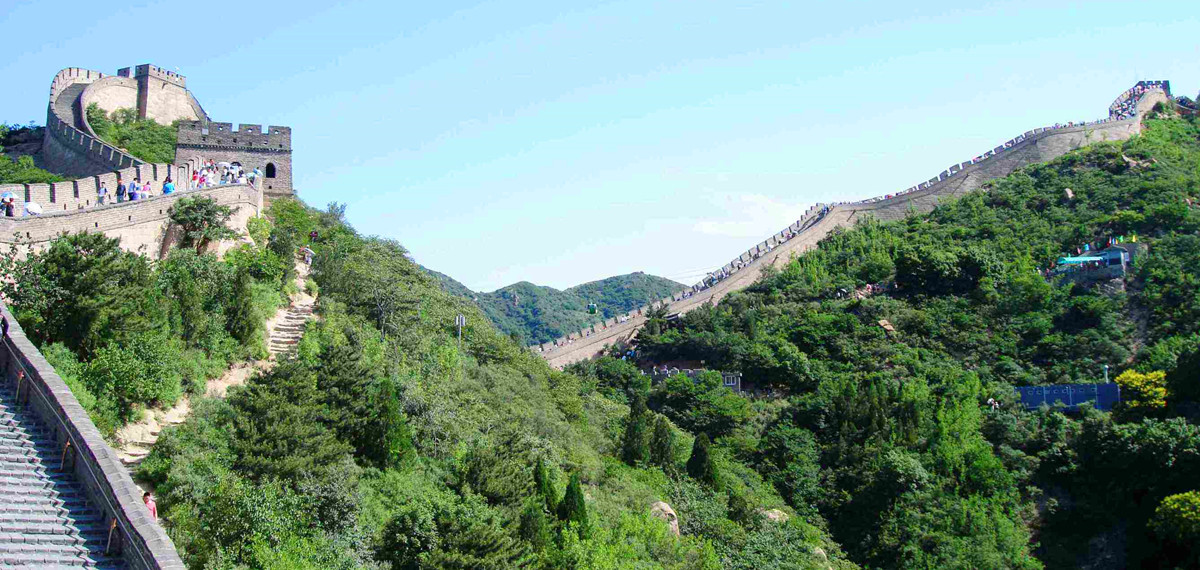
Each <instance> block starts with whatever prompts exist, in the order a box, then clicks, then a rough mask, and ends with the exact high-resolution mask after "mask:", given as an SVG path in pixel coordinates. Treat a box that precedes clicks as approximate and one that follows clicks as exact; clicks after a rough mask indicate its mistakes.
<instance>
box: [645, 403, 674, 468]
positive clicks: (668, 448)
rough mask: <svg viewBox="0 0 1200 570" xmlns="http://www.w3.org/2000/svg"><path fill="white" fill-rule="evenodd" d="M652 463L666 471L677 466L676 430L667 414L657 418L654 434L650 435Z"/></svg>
mask: <svg viewBox="0 0 1200 570" xmlns="http://www.w3.org/2000/svg"><path fill="white" fill-rule="evenodd" d="M650 463H652V464H654V465H657V466H659V467H662V468H663V470H664V471H671V470H673V469H674V468H675V432H674V431H672V430H671V423H670V422H669V421H667V418H666V416H658V417H657V418H655V421H654V434H653V435H652V436H650Z"/></svg>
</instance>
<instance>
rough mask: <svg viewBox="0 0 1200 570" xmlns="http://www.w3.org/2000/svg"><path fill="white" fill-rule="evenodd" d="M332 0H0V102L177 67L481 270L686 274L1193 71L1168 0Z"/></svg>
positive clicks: (1196, 75) (326, 197) (545, 279)
mask: <svg viewBox="0 0 1200 570" xmlns="http://www.w3.org/2000/svg"><path fill="white" fill-rule="evenodd" d="M330 4H332V3H327V2H303V1H298V2H286V3H284V2H280V3H269V2H244V1H243V2H227V1H224V0H214V1H211V2H205V3H203V4H202V5H198V4H196V3H192V2H189V3H169V2H161V3H156V2H139V3H135V4H132V5H130V6H129V7H127V8H123V9H122V8H114V7H113V6H114V5H113V4H112V3H97V2H72V1H65V2H17V3H16V4H15V5H14V4H12V3H11V2H9V3H7V4H6V7H5V8H4V9H3V13H0V29H3V30H5V45H6V46H8V53H9V57H7V58H5V59H4V61H3V62H2V63H0V74H2V76H3V77H4V78H5V81H4V85H5V86H4V87H3V88H0V120H4V121H8V122H22V123H24V122H28V121H30V120H34V121H36V122H38V123H39V124H41V123H43V122H44V121H45V109H46V95H47V92H48V89H49V85H50V80H51V79H52V78H53V75H54V73H55V72H57V71H58V69H60V68H63V67H69V66H78V67H87V68H91V69H97V70H100V71H104V72H109V73H112V72H115V71H116V69H117V68H120V67H126V66H132V65H136V64H139V63H154V64H157V65H160V66H163V67H166V68H168V69H172V68H178V69H179V71H180V72H181V73H183V74H184V75H186V76H187V78H188V86H189V88H191V90H192V91H193V92H194V93H195V94H196V96H197V97H198V98H199V99H200V101H201V103H202V104H203V105H204V108H205V110H206V111H208V112H209V114H210V115H211V116H212V117H213V118H214V119H216V120H219V121H229V122H233V123H240V122H246V123H263V124H276V125H290V126H292V127H293V141H292V142H293V146H294V148H295V153H294V157H293V161H294V177H295V186H296V188H297V189H298V191H299V193H300V195H301V197H302V198H304V200H306V201H307V202H308V203H310V204H314V205H318V206H323V205H324V204H327V203H328V202H331V201H338V202H344V203H347V204H348V206H349V207H348V209H347V215H348V217H349V219H350V221H351V222H352V223H353V224H354V225H355V227H357V228H358V229H359V230H360V231H362V232H364V233H368V234H378V235H383V236H387V237H392V238H395V239H397V240H399V241H400V242H401V243H403V244H404V245H405V246H406V247H407V248H408V249H409V250H410V251H411V253H412V254H413V257H414V258H415V259H416V260H417V261H418V262H420V263H422V264H424V265H427V266H429V267H431V268H433V269H437V270H439V271H443V272H445V273H448V274H449V275H451V276H453V277H455V278H457V279H459V280H460V281H462V282H463V283H464V284H466V285H467V286H468V287H471V288H473V289H476V290H483V291H488V290H492V289H495V288H497V287H501V286H504V285H507V284H509V283H513V282H516V281H522V280H526V281H532V282H534V283H538V284H543V285H550V286H554V287H560V288H562V287H568V286H571V285H575V284H578V283H582V282H586V281H591V280H595V279H600V278H603V277H607V276H610V275H614V274H619V273H627V272H631V271H646V272H648V273H653V274H657V275H662V276H666V277H670V278H673V279H676V280H679V281H683V282H685V283H692V282H695V281H696V280H698V279H699V278H700V277H701V276H702V275H703V273H704V272H705V271H708V270H711V269H713V268H715V267H719V266H720V265H722V264H724V263H725V262H727V261H729V260H730V259H731V258H733V257H734V256H736V255H738V254H739V253H740V252H742V251H743V250H745V249H746V248H747V247H749V246H752V245H754V244H755V243H757V242H758V241H759V240H761V239H762V238H763V237H765V236H767V235H769V234H771V233H773V232H775V231H778V230H779V229H782V228H783V227H784V226H786V225H787V224H788V223H790V222H791V221H793V220H795V219H796V218H797V217H798V216H799V215H800V214H801V213H802V212H803V211H804V210H805V209H806V208H807V207H808V206H809V205H811V204H812V203H814V202H820V201H835V200H850V199H858V198H865V197H870V196H875V195H879V194H884V193H889V192H893V191H896V190H899V189H903V188H906V187H908V186H911V185H913V184H915V183H917V182H919V181H922V180H926V179H928V178H930V177H931V176H934V175H936V174H938V173H939V172H941V171H942V170H943V169H944V168H946V167H947V166H949V165H950V164H952V163H955V162H960V161H963V160H967V159H969V158H971V157H972V156H975V155H977V154H979V153H980V152H982V151H983V150H986V149H989V148H992V147H994V146H996V145H997V144H999V143H1003V142H1004V141H1005V140H1007V139H1009V138H1011V137H1012V136H1013V135H1016V134H1019V133H1021V132H1023V131H1025V130H1028V129H1031V128H1033V127H1037V126H1043V125H1047V124H1053V123H1055V122H1060V121H1062V122H1065V121H1069V120H1083V119H1089V120H1090V119H1096V118H1101V117H1102V116H1103V115H1104V113H1105V109H1106V107H1107V105H1108V103H1109V102H1111V101H1112V99H1113V98H1114V97H1115V96H1116V95H1117V94H1118V93H1120V92H1121V91H1122V90H1124V89H1126V88H1128V87H1129V86H1130V85H1132V84H1133V83H1134V82H1135V81H1136V80H1138V79H1169V80H1171V82H1172V87H1173V90H1174V91H1175V93H1177V94H1187V95H1189V96H1193V97H1194V96H1195V95H1196V93H1197V88H1198V87H1200V65H1198V63H1197V62H1200V42H1198V40H1197V37H1200V34H1198V33H1200V23H1198V18H1200V17H1198V16H1197V15H1196V12H1195V11H1194V10H1187V9H1184V8H1183V6H1185V5H1186V3H1185V4H1180V3H1179V2H1171V3H1161V4H1159V3H1154V2H1138V3H1130V2H1120V3H1115V2H1114V3H1108V2H1087V3H1062V4H1058V3H1055V2H1048V1H1041V2H999V3H991V2H985V3H973V4H972V5H970V6H966V5H965V4H963V3H953V4H952V3H923V2H838V3H815V2H814V3H783V2H780V3H768V2H754V3H735V2H729V1H725V2H703V1H695V0H693V1H690V2H651V1H647V0H642V1H638V2H603V3H594V4H585V3H581V2H503V3H500V2H485V3H453V2H423V3H408V2H399V3H397V2H339V3H338V5H337V6H336V7H331V6H330ZM200 9H202V10H203V11H202V12H201V11H200ZM49 22H57V23H56V24H53V25H51V24H49Z"/></svg>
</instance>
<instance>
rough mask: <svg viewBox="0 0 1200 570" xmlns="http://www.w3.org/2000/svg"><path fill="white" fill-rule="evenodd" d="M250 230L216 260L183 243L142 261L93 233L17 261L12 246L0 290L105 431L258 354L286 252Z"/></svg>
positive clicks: (0, 267) (1, 261)
mask: <svg viewBox="0 0 1200 570" xmlns="http://www.w3.org/2000/svg"><path fill="white" fill-rule="evenodd" d="M177 207H178V206H177ZM185 209H186V208H185ZM265 223H266V222H265V220H261V221H259V223H256V224H252V225H253V226H259V227H261V226H262V224H265ZM224 229H226V231H228V229H227V228H224ZM252 233H253V232H252ZM259 234H260V235H259V240H260V241H259V243H258V244H256V245H249V244H247V245H244V246H242V247H241V248H240V249H238V250H235V251H233V252H231V253H229V254H227V255H226V257H225V259H224V261H222V260H218V259H217V257H216V255H214V254H211V253H205V254H201V253H198V252H197V250H196V249H194V248H192V247H185V248H179V249H174V250H172V251H171V252H170V255H169V256H168V257H167V258H166V259H163V260H161V261H158V262H157V263H154V264H151V262H150V261H149V260H148V259H147V258H146V257H144V256H142V255H139V254H136V253H131V252H127V251H124V250H122V249H121V248H120V244H119V241H118V240H117V239H115V238H108V237H105V236H104V235H103V234H93V233H79V234H74V235H67V236H63V237H60V238H58V239H55V240H54V241H52V242H51V243H50V244H49V247H47V248H46V249H44V250H42V251H37V252H34V253H31V254H30V255H29V256H28V257H27V258H25V259H19V256H18V255H17V253H16V251H17V246H15V245H14V247H13V250H12V252H10V253H9V255H7V256H5V257H3V258H0V276H3V279H0V283H2V284H0V292H2V293H3V295H4V298H5V299H6V301H7V302H8V303H9V306H10V307H11V308H12V310H13V313H14V315H15V316H16V317H17V320H18V321H19V322H20V323H21V327H22V328H23V329H24V330H25V332H26V334H28V335H29V338H30V339H31V340H33V341H34V342H35V343H37V344H38V345H39V347H40V349H41V351H42V353H43V354H45V356H46V359H47V360H48V361H49V362H50V364H51V365H53V366H54V368H55V370H57V371H58V373H59V375H61V376H62V377H63V379H64V380H65V381H66V382H67V385H68V386H70V387H71V390H72V391H73V392H74V393H75V397H76V398H77V399H78V400H79V402H80V404H81V405H82V406H83V407H84V409H86V410H87V411H88V413H89V414H90V415H91V417H92V420H93V421H94V422H95V423H96V425H97V427H99V428H100V430H101V432H102V433H104V434H106V435H112V433H113V432H114V431H115V430H116V429H117V428H119V427H121V426H122V425H124V424H125V423H127V422H129V421H133V420H136V419H138V418H140V413H141V412H140V411H141V410H142V409H143V408H146V407H149V406H161V407H169V406H171V405H172V404H174V403H175V401H176V400H178V399H179V398H180V397H181V396H182V395H183V394H185V393H187V394H192V395H196V394H202V393H204V390H205V384H206V381H207V380H208V379H210V378H214V377H216V376H219V375H220V374H221V373H222V372H224V371H225V369H226V368H227V366H228V364H229V363H230V362H232V361H234V360H240V359H243V358H246V357H261V356H265V354H266V343H265V339H264V333H263V324H264V322H265V319H266V318H267V317H268V316H270V315H271V314H273V313H274V311H275V308H276V306H277V305H278V304H279V303H280V301H281V292H282V291H283V290H284V287H283V285H284V283H285V282H284V281H283V275H284V268H285V263H284V262H283V260H287V264H286V265H287V267H288V268H290V262H291V255H290V253H289V254H288V255H287V256H284V257H281V256H279V255H277V254H276V253H275V252H273V251H272V250H271V249H270V248H269V246H268V244H266V243H265V240H264V239H263V236H262V235H261V232H259Z"/></svg>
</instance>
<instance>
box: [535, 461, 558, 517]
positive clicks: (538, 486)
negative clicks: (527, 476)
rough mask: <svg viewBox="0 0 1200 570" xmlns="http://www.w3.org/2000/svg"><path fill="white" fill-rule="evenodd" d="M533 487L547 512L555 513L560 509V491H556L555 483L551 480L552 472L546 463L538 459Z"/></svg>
mask: <svg viewBox="0 0 1200 570" xmlns="http://www.w3.org/2000/svg"><path fill="white" fill-rule="evenodd" d="M533 485H534V487H535V490H536V492H537V494H538V495H539V496H540V497H541V498H542V500H543V501H544V502H545V504H546V512H548V513H553V512H554V511H555V509H557V508H558V491H557V490H555V489H554V481H552V480H551V479H550V470H549V469H547V468H546V462H545V461H544V460H542V459H538V461H537V465H536V466H535V467H534V468H533Z"/></svg>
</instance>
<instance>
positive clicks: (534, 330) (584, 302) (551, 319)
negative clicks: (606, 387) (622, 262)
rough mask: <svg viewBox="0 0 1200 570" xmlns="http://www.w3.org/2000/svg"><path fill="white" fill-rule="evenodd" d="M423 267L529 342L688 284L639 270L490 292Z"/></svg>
mask: <svg viewBox="0 0 1200 570" xmlns="http://www.w3.org/2000/svg"><path fill="white" fill-rule="evenodd" d="M424 269H425V271H426V272H427V273H429V274H430V275H431V276H433V277H434V278H435V279H437V280H438V283H439V284H440V285H441V287H442V290H444V291H446V292H447V293H450V294H451V295H456V296H459V297H463V298H467V299H471V300H472V301H473V302H474V303H475V304H477V305H479V307H480V308H482V309H483V311H484V313H485V314H486V315H487V316H488V318H489V319H491V321H492V322H493V323H494V324H495V325H496V326H497V327H498V328H500V330H502V331H503V332H504V333H505V334H508V335H509V336H513V335H514V334H515V335H517V336H519V337H520V339H521V342H522V343H524V344H535V343H543V342H549V341H551V340H553V339H555V338H558V337H559V336H562V335H564V334H566V333H569V332H572V331H579V330H580V329H582V328H586V327H588V326H590V325H593V324H598V323H599V322H600V321H601V320H602V319H609V318H612V317H614V316H616V315H620V314H623V313H626V312H629V311H631V310H633V309H636V308H637V307H639V306H641V305H644V304H645V303H646V302H648V301H651V300H654V299H661V298H663V297H665V296H668V295H670V294H671V293H673V292H676V291H679V290H682V289H685V288H687V286H686V285H684V284H682V283H678V282H675V281H672V280H670V279H667V278H665V277H658V276H656V275H650V274H648V273H645V272H642V271H635V272H633V273H626V274H623V275H614V276H612V277H606V278H604V279H597V280H595V281H588V282H586V283H580V284H579V285H574V286H572V287H568V288H566V289H555V288H554V287H550V286H547V285H538V284H536V283H532V282H529V281H518V282H516V283H513V284H510V285H505V286H504V287H501V288H499V289H496V290H495V291H491V292H487V293H485V292H479V291H473V290H471V288H469V287H467V286H466V285H463V284H462V283H461V282H459V281H458V280H456V279H454V278H453V277H450V276H449V275H446V274H445V273H441V272H439V271H435V270H433V269H429V268H428V267H426V268H424ZM590 303H595V304H596V313H595V314H591V313H589V312H588V305H589V304H590Z"/></svg>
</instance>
